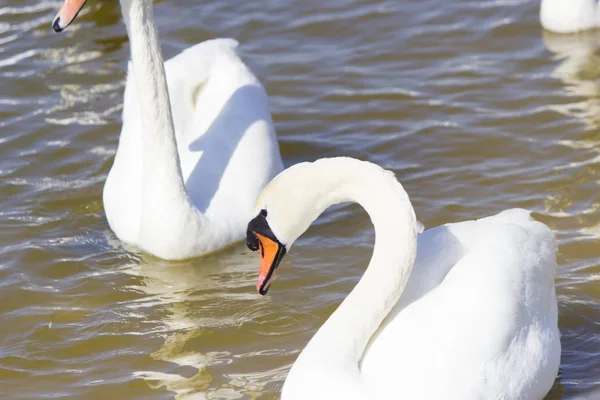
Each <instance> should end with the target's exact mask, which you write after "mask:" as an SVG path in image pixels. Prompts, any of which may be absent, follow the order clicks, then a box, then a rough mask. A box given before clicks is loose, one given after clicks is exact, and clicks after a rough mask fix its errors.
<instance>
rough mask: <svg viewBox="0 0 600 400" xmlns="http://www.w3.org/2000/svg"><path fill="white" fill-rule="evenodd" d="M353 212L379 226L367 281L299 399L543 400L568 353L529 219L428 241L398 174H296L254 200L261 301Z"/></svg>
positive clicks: (348, 169)
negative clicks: (339, 207)
mask: <svg viewBox="0 0 600 400" xmlns="http://www.w3.org/2000/svg"><path fill="white" fill-rule="evenodd" d="M346 201H353V202H357V203H359V204H360V205H362V207H363V208H364V209H365V210H366V211H367V213H368V214H369V216H370V218H371V221H372V222H373V225H374V227H375V238H376V240H375V245H374V251H373V255H372V258H371V261H370V263H369V266H368V267H367V269H366V272H365V273H364V275H363V276H362V278H361V279H360V281H359V282H358V284H357V285H356V286H355V287H354V289H353V290H352V291H351V292H350V294H349V295H348V296H347V297H346V298H345V300H344V301H343V302H342V304H341V305H340V306H339V307H338V308H337V310H336V311H335V312H334V313H333V314H332V315H331V316H330V317H329V319H328V320H327V321H326V322H325V323H324V324H323V326H321V328H320V329H319V330H318V331H317V333H316V334H315V335H314V336H313V338H312V339H311V340H310V342H309V343H308V345H307V346H306V347H305V348H304V350H302V352H301V353H300V355H299V356H298V359H297V360H296V362H295V363H294V365H293V366H292V368H291V370H290V372H289V375H288V377H287V379H286V381H285V383H284V385H283V390H282V397H281V398H282V400H296V399H312V400H319V399H345V400H358V399H360V400H365V399H369V400H374V399H375V400H377V399H382V400H383V399H427V400H431V399H456V400H459V399H460V400H465V399H503V400H508V399H519V400H522V399H534V400H535V399H542V398H543V397H544V395H546V393H548V391H549V390H550V388H551V387H552V385H553V382H554V379H555V377H556V376H557V373H558V367H559V364H560V352H561V347H560V346H561V345H560V340H559V330H558V322H557V301H556V294H555V288H554V274H555V269H556V258H555V250H556V244H555V239H554V235H553V233H552V231H551V230H550V229H549V228H548V227H547V226H546V225H544V224H542V223H540V222H537V221H535V220H533V219H532V218H531V217H530V213H529V212H528V211H526V210H522V209H512V210H507V211H503V212H501V213H499V214H497V215H494V216H491V217H487V218H482V219H479V220H473V221H466V222H461V223H455V224H447V225H442V226H439V227H436V228H433V229H429V230H426V231H425V232H423V233H422V234H420V235H419V236H418V240H417V233H418V230H419V227H418V224H417V220H416V218H415V212H414V210H413V207H412V205H411V202H410V200H409V197H408V195H407V193H406V192H405V191H404V189H403V187H402V185H401V184H400V183H399V182H398V181H397V180H396V178H395V176H394V174H393V173H392V172H389V171H386V170H384V169H382V168H381V167H379V166H377V165H375V164H372V163H369V162H364V161H359V160H356V159H352V158H329V159H327V158H326V159H321V160H317V161H316V162H314V163H301V164H297V165H295V166H292V167H290V168H288V169H287V170H285V171H284V172H282V173H281V174H279V175H278V176H277V177H275V178H274V179H273V181H271V182H270V183H269V184H268V185H267V186H266V187H265V188H264V189H263V191H262V192H261V194H260V195H259V197H258V199H257V201H256V205H255V210H254V211H255V217H254V218H253V219H252V220H251V221H250V222H249V224H248V229H247V237H246V242H247V245H248V247H249V248H250V249H251V250H253V251H260V273H259V278H258V281H257V285H256V287H257V290H258V292H259V293H260V294H262V295H265V294H266V293H267V291H268V290H269V287H270V285H271V283H272V281H273V278H274V274H275V271H276V270H277V268H278V266H279V265H280V263H281V260H282V258H283V257H284V256H285V254H286V252H288V251H289V250H290V248H291V247H292V245H293V243H294V242H295V240H296V239H297V238H298V237H299V236H300V235H301V234H302V233H303V232H304V231H305V230H306V229H307V228H308V227H309V225H310V224H311V223H312V222H313V221H314V220H315V219H316V218H317V217H318V216H319V214H321V213H322V212H323V211H324V210H325V209H326V208H327V207H329V206H331V205H334V204H337V203H340V202H346Z"/></svg>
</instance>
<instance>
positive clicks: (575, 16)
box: [540, 0, 600, 33]
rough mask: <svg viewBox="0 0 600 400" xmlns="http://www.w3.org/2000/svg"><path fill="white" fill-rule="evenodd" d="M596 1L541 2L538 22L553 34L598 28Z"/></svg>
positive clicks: (599, 10) (599, 12)
mask: <svg viewBox="0 0 600 400" xmlns="http://www.w3.org/2000/svg"><path fill="white" fill-rule="evenodd" d="M596 3H597V0H542V3H541V6H540V22H541V24H542V27H543V28H544V29H546V30H549V31H552V32H555V33H573V32H579V31H585V30H588V29H594V28H597V27H598V26H600V9H599V8H598V7H597V5H596Z"/></svg>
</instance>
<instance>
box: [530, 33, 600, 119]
mask: <svg viewBox="0 0 600 400" xmlns="http://www.w3.org/2000/svg"><path fill="white" fill-rule="evenodd" d="M542 39H543V41H544V44H545V45H546V47H547V48H548V50H550V51H551V52H553V53H554V54H555V58H556V59H557V60H559V64H558V66H557V67H556V69H555V70H554V73H553V74H552V76H553V77H554V78H557V79H559V80H560V81H562V83H563V84H564V90H565V93H566V94H567V96H577V97H583V98H584V100H583V101H580V102H573V103H569V104H566V105H555V106H553V108H554V109H555V110H556V111H558V112H560V113H562V114H564V115H567V116H571V117H577V118H581V119H582V120H583V121H584V122H585V123H586V124H587V126H588V127H589V128H593V127H597V126H599V125H600V83H599V82H598V79H599V78H600V56H599V55H598V54H597V50H598V49H599V48H600V32H598V31H592V32H583V33H580V34H576V35H557V34H552V33H550V32H547V31H544V32H543V33H542Z"/></svg>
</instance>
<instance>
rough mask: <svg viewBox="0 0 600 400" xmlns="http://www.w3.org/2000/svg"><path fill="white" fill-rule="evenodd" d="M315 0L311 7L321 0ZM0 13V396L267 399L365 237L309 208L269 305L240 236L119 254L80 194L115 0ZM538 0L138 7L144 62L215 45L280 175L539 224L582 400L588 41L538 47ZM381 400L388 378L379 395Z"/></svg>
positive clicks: (595, 332)
mask: <svg viewBox="0 0 600 400" xmlns="http://www.w3.org/2000/svg"><path fill="white" fill-rule="evenodd" d="M325 3H327V5H324V4H325ZM60 4H61V1H58V0H54V1H47V0H40V1H37V0H36V1H33V0H1V1H0V80H1V81H0V82H1V86H0V87H1V91H0V126H1V131H2V133H1V135H0V143H1V145H0V248H1V250H0V313H1V315H2V320H1V323H0V398H2V399H34V398H57V399H58V398H61V399H62V398H64V399H111V398H112V399H172V398H177V399H203V398H208V399H238V398H239V399H254V398H261V399H277V398H279V394H278V393H279V390H280V387H281V384H282V382H283V380H284V379H285V376H286V374H287V371H288V369H289V367H290V365H291V364H292V363H293V361H294V360H295V358H296V357H297V354H298V352H299V350H300V349H301V348H302V347H303V346H304V345H305V344H306V342H307V341H308V340H309V338H310V337H311V336H312V335H313V334H314V332H315V330H316V329H317V328H318V327H319V326H320V325H321V324H322V323H323V322H324V321H325V319H326V318H327V316H328V315H330V314H331V312H332V311H333V310H334V309H335V308H336V306H337V305H338V304H339V302H340V301H341V300H342V299H343V298H344V297H345V295H346V294H347V293H348V292H349V291H350V290H351V288H352V286H353V285H354V284H355V283H356V281H357V279H358V278H359V277H360V275H361V273H362V272H363V270H364V267H365V266H366V264H367V262H368V260H369V257H370V252H371V246H372V242H373V231H372V227H371V225H370V222H369V219H368V217H367V215H366V214H365V213H364V212H363V211H362V210H361V209H360V208H359V207H357V206H341V207H335V208H333V209H331V210H329V211H328V212H327V213H325V214H324V215H323V216H322V217H321V218H320V219H319V220H318V221H317V223H316V224H315V225H314V226H313V227H312V228H311V229H310V230H309V231H308V232H307V234H306V235H305V236H303V237H302V238H301V239H300V240H299V241H298V242H297V244H296V245H295V246H294V249H293V251H291V253H290V254H289V256H288V257H287V258H286V261H285V262H284V263H283V265H282V267H281V269H280V278H279V280H278V281H277V282H276V284H275V285H274V286H273V288H272V290H271V292H270V295H269V296H266V297H264V298H263V297H260V296H259V295H257V294H256V293H255V288H254V285H255V280H256V276H257V270H258V260H257V258H256V256H255V255H254V254H252V253H250V252H249V251H248V250H246V248H245V246H244V245H243V244H240V245H238V246H235V247H233V248H231V249H229V250H227V251H224V252H222V253H219V254H215V255H212V256H209V257H206V258H200V259H196V260H192V261H186V262H179V263H167V262H163V261H160V260H157V259H155V258H152V257H149V256H147V255H143V254H140V253H138V252H136V251H135V250H132V249H127V248H125V247H124V246H123V245H122V244H120V243H119V241H118V240H116V238H115V236H114V235H113V234H112V233H111V231H110V230H109V228H108V225H107V222H106V219H105V215H104V212H103V208H102V200H101V193H102V187H103V184H104V180H105V178H106V175H107V173H108V171H109V168H110V166H111V164H112V160H113V157H114V154H115V148H116V145H117V141H118V135H119V131H120V113H121V110H122V100H123V96H122V95H123V88H124V79H125V72H124V71H125V65H126V62H127V59H128V55H129V54H128V53H129V47H128V42H127V37H126V34H125V29H124V26H123V24H122V21H121V18H120V8H119V5H118V2H117V1H99V0H89V1H88V4H87V6H86V8H85V9H84V11H83V12H82V13H81V15H80V16H79V18H78V20H77V21H76V22H75V23H74V24H73V25H72V26H71V27H70V28H69V29H68V30H67V31H65V32H64V33H62V34H60V35H57V34H55V33H54V32H52V30H51V27H50V25H51V20H52V18H53V16H54V14H55V13H56V11H57V10H58V8H59V7H60ZM538 9H539V1H537V0H497V1H492V0H486V1H469V0H463V1H442V0H423V1H418V2H417V1H406V0H380V1H367V0H331V1H329V0H328V1H327V2H307V1H299V0H296V1H293V0H288V1H273V0H271V1H247V2H237V1H235V2H234V1H213V0H206V1H192V0H179V1H172V0H169V1H166V0H163V1H156V2H155V15H156V19H157V24H158V28H159V32H160V35H161V39H162V43H163V49H164V53H165V56H166V57H171V56H174V55H175V54H177V53H178V52H180V51H181V50H183V49H185V48H186V47H189V46H191V45H192V44H195V43H197V42H199V41H202V40H206V39H209V38H213V37H233V38H236V39H238V40H239V41H240V43H241V46H240V53H241V54H242V56H243V58H244V60H245V61H246V62H247V63H248V65H249V66H250V67H251V68H252V69H253V71H254V72H255V73H256V75H257V76H258V77H259V79H260V80H261V81H262V82H263V83H264V85H265V87H266V89H267V91H268V93H269V97H270V102H271V107H272V112H273V117H274V120H275V124H276V129H277V133H278V136H279V139H280V143H281V152H282V155H283V159H284V162H285V164H286V166H289V165H292V164H294V163H297V162H299V161H304V160H314V159H317V158H320V157H326V156H338V155H347V156H353V157H358V158H362V159H366V160H370V161H373V162H376V163H379V164H380V165H382V166H384V167H385V168H388V169H391V170H394V171H395V172H396V174H397V176H398V178H399V180H400V181H401V182H403V184H404V186H405V188H406V190H407V191H408V193H409V194H410V196H411V199H412V201H413V203H414V206H415V209H416V212H417V216H418V218H419V219H420V220H421V221H422V222H423V223H424V224H425V225H426V226H429V227H432V226H435V225H438V224H441V223H446V222H455V221H460V220H463V219H471V218H477V217H482V216H486V215H490V214H494V213H496V212H498V211H500V210H503V209H505V208H509V207H526V208H530V209H532V210H534V211H535V217H536V218H537V219H539V220H541V221H543V222H545V223H547V224H548V225H549V226H550V227H552V229H554V230H555V232H556V234H557V237H558V241H559V244H560V248H559V255H558V257H559V264H560V268H559V271H558V277H557V288H558V294H559V297H558V300H559V312H560V327H561V332H562V344H563V353H562V366H561V372H560V377H559V378H558V379H557V381H556V384H555V386H554V388H553V390H552V392H551V393H550V395H549V396H548V399H594V398H600V245H599V244H600V213H599V212H598V210H599V209H600V196H599V193H600V190H599V182H600V175H599V171H600V57H599V56H598V53H597V51H596V50H597V48H598V46H600V34H594V33H592V34H587V35H575V36H564V37H561V36H551V35H548V34H544V33H543V32H542V30H541V27H540V25H539V23H538ZM399 390H401V387H399Z"/></svg>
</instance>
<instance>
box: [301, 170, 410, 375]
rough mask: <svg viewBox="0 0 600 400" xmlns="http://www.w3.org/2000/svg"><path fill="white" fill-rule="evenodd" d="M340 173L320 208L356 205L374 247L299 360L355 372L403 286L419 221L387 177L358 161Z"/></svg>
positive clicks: (399, 188) (405, 197)
mask: <svg viewBox="0 0 600 400" xmlns="http://www.w3.org/2000/svg"><path fill="white" fill-rule="evenodd" d="M342 160H344V159H342ZM338 171H339V172H338V174H339V176H338V177H337V178H338V180H339V181H341V182H343V184H341V185H340V186H338V187H337V188H335V189H333V190H331V191H330V192H329V193H328V194H327V195H325V197H324V198H323V205H326V206H329V205H333V204H336V203H340V202H342V201H354V202H357V203H359V204H360V205H361V206H362V207H363V208H364V209H365V210H366V211H367V213H368V214H369V216H370V218H371V221H372V222H373V225H374V227H375V246H374V250H373V255H372V258H371V261H370V263H369V266H368V268H367V270H366V271H365V273H364V275H363V277H362V278H361V279H360V281H359V282H358V284H357V285H356V286H355V288H354V289H353V290H352V292H351V293H350V294H349V295H348V296H347V297H346V299H345V300H344V301H343V302H342V304H341V305H340V306H339V308H338V309H337V310H336V311H335V312H334V313H333V314H332V315H331V317H330V318H329V319H328V320H327V322H325V324H324V325H323V326H322V327H321V328H320V329H319V331H318V332H317V334H316V335H315V336H314V337H313V339H312V340H311V342H310V343H309V344H308V346H307V347H306V348H305V350H304V351H303V354H302V355H301V356H300V358H303V357H308V358H311V357H310V356H311V355H313V356H315V357H318V358H319V359H320V360H321V361H324V360H326V361H325V362H327V363H332V362H333V363H336V362H341V363H342V364H343V365H356V366H357V368H358V363H359V362H360V360H361V359H362V356H363V353H364V351H365V349H366V347H367V345H368V343H369V340H370V339H371V337H372V336H373V334H374V333H375V332H376V330H377V329H378V327H379V325H380V324H381V322H382V321H383V319H384V318H385V317H386V316H387V315H388V313H389V312H390V310H391V309H392V307H393V306H394V304H395V303H396V302H397V301H398V299H399V298H400V295H401V293H402V290H403V288H404V286H405V285H406V281H407V279H408V276H409V275H410V271H411V269H412V266H413V263H414V259H415V256H416V246H417V244H416V243H417V239H416V236H417V222H416V217H415V214H414V210H413V208H412V205H411V203H410V200H409V198H408V195H407V193H406V192H405V191H404V189H403V188H402V185H401V184H400V183H399V182H398V181H397V180H396V178H395V177H394V176H393V174H391V173H390V172H388V171H384V170H382V169H381V168H379V167H377V166H375V165H374V164H369V163H363V162H358V161H355V162H351V163H350V164H349V165H345V166H344V167H343V168H340V169H338ZM300 358H299V360H300ZM313 362H314V360H313Z"/></svg>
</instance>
